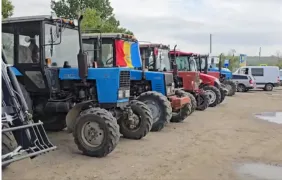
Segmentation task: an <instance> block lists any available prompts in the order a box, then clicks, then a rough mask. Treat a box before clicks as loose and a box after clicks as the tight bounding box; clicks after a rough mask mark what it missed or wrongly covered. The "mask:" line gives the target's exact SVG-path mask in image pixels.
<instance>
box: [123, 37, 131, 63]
mask: <svg viewBox="0 0 282 180" xmlns="http://www.w3.org/2000/svg"><path fill="white" fill-rule="evenodd" d="M130 49H131V44H130V42H126V41H124V42H123V50H124V59H125V62H126V64H127V67H130V68H133V66H132V61H131V53H130V52H131V50H130Z"/></svg>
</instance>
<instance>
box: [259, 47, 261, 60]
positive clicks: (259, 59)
mask: <svg viewBox="0 0 282 180" xmlns="http://www.w3.org/2000/svg"><path fill="white" fill-rule="evenodd" d="M260 56H261V47H259V61H260Z"/></svg>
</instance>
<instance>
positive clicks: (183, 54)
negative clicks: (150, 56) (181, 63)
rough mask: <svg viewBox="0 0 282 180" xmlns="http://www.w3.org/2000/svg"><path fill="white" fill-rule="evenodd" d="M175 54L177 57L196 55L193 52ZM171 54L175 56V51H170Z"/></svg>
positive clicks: (177, 52)
mask: <svg viewBox="0 0 282 180" xmlns="http://www.w3.org/2000/svg"><path fill="white" fill-rule="evenodd" d="M175 53H176V54H177V55H180V56H192V55H194V53H192V52H183V51H175ZM169 54H170V55H174V51H169Z"/></svg>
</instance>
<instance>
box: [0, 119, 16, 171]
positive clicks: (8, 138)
mask: <svg viewBox="0 0 282 180" xmlns="http://www.w3.org/2000/svg"><path fill="white" fill-rule="evenodd" d="M7 128H9V125H8V124H7V123H3V124H2V129H7ZM17 147H18V143H17V141H16V139H15V137H14V134H13V133H12V131H8V132H5V133H2V156H3V155H5V154H8V153H10V152H12V151H13V150H15V149H16V148H17ZM9 165H10V164H6V165H4V166H2V169H5V168H6V167H7V166H9Z"/></svg>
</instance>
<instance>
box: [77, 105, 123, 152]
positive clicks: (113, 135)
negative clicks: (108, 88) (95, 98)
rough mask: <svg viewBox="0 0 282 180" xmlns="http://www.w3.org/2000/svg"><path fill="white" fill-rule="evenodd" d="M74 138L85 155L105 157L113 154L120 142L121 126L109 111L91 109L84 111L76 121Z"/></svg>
mask: <svg viewBox="0 0 282 180" xmlns="http://www.w3.org/2000/svg"><path fill="white" fill-rule="evenodd" d="M73 137H74V142H75V143H76V145H77V147H78V149H79V150H81V151H82V152H83V154H85V155H87V156H91V157H104V156H106V155H108V154H109V153H111V152H112V151H113V150H114V149H115V147H116V146H117V144H118V142H119V139H120V133H119V126H118V124H117V120H116V119H115V118H114V117H113V116H112V114H111V113H110V112H108V111H107V110H105V109H100V108H90V109H87V110H84V111H82V112H81V113H80V115H79V116H78V118H77V119H76V124H75V126H74V131H73Z"/></svg>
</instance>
